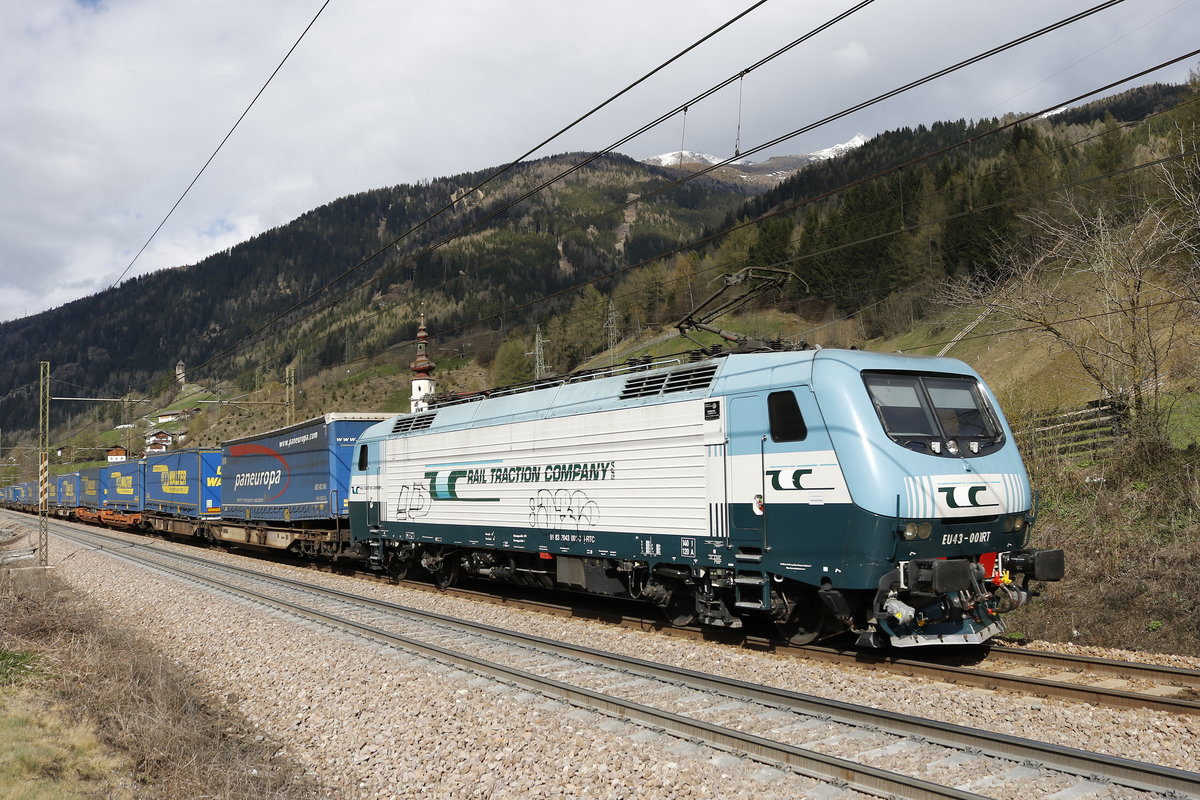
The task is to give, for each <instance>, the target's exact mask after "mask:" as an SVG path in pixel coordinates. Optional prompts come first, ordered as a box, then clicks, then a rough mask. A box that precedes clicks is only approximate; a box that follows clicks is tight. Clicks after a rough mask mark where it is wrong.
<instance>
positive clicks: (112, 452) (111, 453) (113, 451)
mask: <svg viewBox="0 0 1200 800" xmlns="http://www.w3.org/2000/svg"><path fill="white" fill-rule="evenodd" d="M128 460H129V451H128V450H126V449H125V448H124V447H121V445H117V446H116V447H110V448H108V463H110V464H112V463H115V462H118V461H128Z"/></svg>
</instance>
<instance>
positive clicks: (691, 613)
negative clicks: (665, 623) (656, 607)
mask: <svg viewBox="0 0 1200 800" xmlns="http://www.w3.org/2000/svg"><path fill="white" fill-rule="evenodd" d="M665 611H666V615H667V619H668V620H669V621H670V623H671V624H672V625H674V626H675V627H676V628H683V627H686V626H688V625H691V624H692V623H694V622H695V621H696V595H694V594H692V592H691V590H689V589H676V590H675V591H673V592H671V599H670V600H668V601H667V607H666V609H665Z"/></svg>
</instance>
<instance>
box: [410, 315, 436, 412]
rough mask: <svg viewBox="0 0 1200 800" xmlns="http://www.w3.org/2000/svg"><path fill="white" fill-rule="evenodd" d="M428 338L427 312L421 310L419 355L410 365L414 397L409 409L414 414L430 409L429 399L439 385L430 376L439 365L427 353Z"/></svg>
mask: <svg viewBox="0 0 1200 800" xmlns="http://www.w3.org/2000/svg"><path fill="white" fill-rule="evenodd" d="M428 340H429V333H428V332H427V331H426V330H425V312H424V311H421V324H420V326H419V327H418V328H417V357H416V358H414V359H413V362H412V363H411V364H409V365H408V367H409V369H411V370H412V371H413V381H412V399H411V400H410V401H409V410H410V411H411V413H413V414H416V413H417V412H419V411H426V410H428V409H429V401H430V400H432V399H433V391H434V387H435V386H436V385H437V384H436V382H435V381H434V380H433V378H431V377H429V375H430V373H431V372H433V371H434V370H435V369H437V365H436V364H434V363H433V362H432V361H430V360H429V356H428V355H426V354H425V350H426V348H427V347H428V344H427V342H428Z"/></svg>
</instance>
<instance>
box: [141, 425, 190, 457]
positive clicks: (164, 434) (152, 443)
mask: <svg viewBox="0 0 1200 800" xmlns="http://www.w3.org/2000/svg"><path fill="white" fill-rule="evenodd" d="M185 439H187V431H175V432H174V433H172V432H170V431H164V430H162V429H159V430H154V431H150V433H148V434H146V452H147V453H165V452H167V451H168V450H170V449H171V448H172V447H174V446H175V445H177V444H179V443H181V442H183V441H184V440H185Z"/></svg>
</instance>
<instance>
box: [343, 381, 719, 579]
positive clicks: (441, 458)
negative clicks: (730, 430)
mask: <svg viewBox="0 0 1200 800" xmlns="http://www.w3.org/2000/svg"><path fill="white" fill-rule="evenodd" d="M710 414H711V410H710ZM714 426H715V428H714ZM719 427H720V426H719V418H718V419H717V420H712V419H710V420H708V421H706V420H705V403H704V401H703V400H690V401H683V402H679V403H666V404H659V405H652V406H639V407H633V408H625V409H618V410H612V411H603V412H593V413H588V414H579V415H571V416H564V417H550V418H546V419H541V420H527V421H521V422H514V423H511V424H499V425H490V426H487V427H482V428H475V429H472V430H471V431H470V433H469V434H467V435H464V434H463V433H462V432H461V431H447V432H445V433H428V434H422V435H415V436H408V437H402V436H398V437H391V438H387V439H384V440H383V441H382V442H379V443H378V445H377V446H378V447H379V463H380V464H381V468H380V469H379V472H378V474H377V476H375V477H372V478H371V480H373V481H378V484H377V485H378V494H377V498H378V501H379V503H380V512H379V513H378V516H377V520H376V522H377V526H378V530H379V531H380V532H382V533H383V535H385V536H388V537H395V538H404V539H411V540H415V541H436V542H457V543H461V544H464V545H474V546H483V547H497V548H501V549H504V548H513V549H522V550H533V551H538V550H540V551H544V552H553V553H578V554H587V555H599V556H613V557H616V556H620V557H636V556H638V555H640V556H641V557H651V556H654V557H661V558H663V559H666V560H671V559H672V557H674V558H685V559H687V560H689V561H693V560H696V559H699V558H700V552H699V551H700V549H701V546H700V545H699V541H700V540H706V541H710V542H718V541H719V543H723V542H724V537H723V536H722V532H723V530H724V528H725V520H724V518H723V517H722V513H723V512H722V511H721V510H720V509H710V507H709V503H708V499H709V494H708V486H709V484H710V482H719V481H720V480H721V479H722V478H721V476H722V475H723V469H722V467H723V465H722V464H721V463H720V459H719V458H718V459H715V460H716V463H715V464H714V465H712V466H711V467H710V463H709V462H710V458H709V455H708V450H709V448H710V446H711V447H713V448H717V447H720V446H721V445H722V444H723V437H722V435H721V432H720V430H719ZM710 442H711V443H712V444H711V445H710V444H709V443H710ZM366 487H367V483H366V482H364V483H363V484H362V487H361V488H362V489H363V490H364V491H365V490H366ZM717 505H719V504H717ZM684 540H686V541H684ZM685 554H686V555H685ZM705 556H706V558H705V560H706V561H707V562H708V563H712V561H713V559H714V558H721V556H720V554H719V553H717V550H716V549H715V548H714V547H713V546H712V545H711V544H710V545H708V546H707V550H706V553H705Z"/></svg>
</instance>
